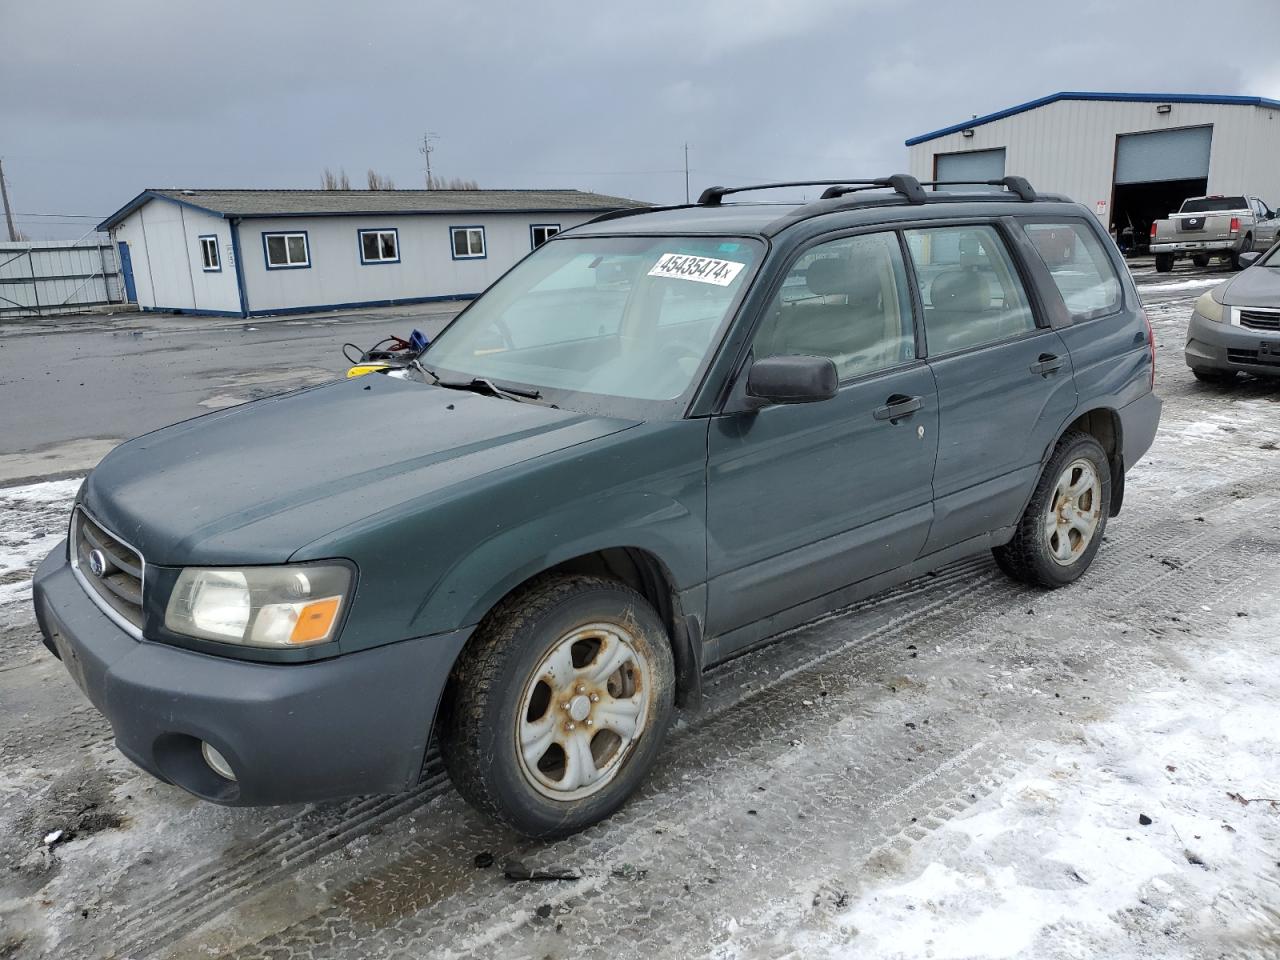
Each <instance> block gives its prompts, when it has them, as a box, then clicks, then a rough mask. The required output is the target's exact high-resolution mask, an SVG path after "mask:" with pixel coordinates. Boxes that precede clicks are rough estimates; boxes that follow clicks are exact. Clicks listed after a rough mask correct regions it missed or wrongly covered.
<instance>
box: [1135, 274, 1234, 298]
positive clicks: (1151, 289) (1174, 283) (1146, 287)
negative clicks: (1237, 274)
mask: <svg viewBox="0 0 1280 960" xmlns="http://www.w3.org/2000/svg"><path fill="white" fill-rule="evenodd" d="M1230 279H1231V277H1230V276H1219V277H1193V278H1190V279H1187V280H1170V281H1168V282H1166V283H1159V282H1157V283H1144V284H1143V285H1142V293H1143V295H1144V296H1159V295H1160V294H1163V293H1180V292H1182V291H1185V290H1207V289H1209V288H1210V287H1220V286H1222V284H1224V283H1226V282H1227V281H1228V280H1230Z"/></svg>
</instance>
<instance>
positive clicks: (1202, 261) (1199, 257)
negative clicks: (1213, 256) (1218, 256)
mask: <svg viewBox="0 0 1280 960" xmlns="http://www.w3.org/2000/svg"><path fill="white" fill-rule="evenodd" d="M1191 262H1192V263H1194V264H1195V265H1196V266H1197V267H1207V266H1208V265H1209V255H1208V254H1207V253H1197V254H1193V255H1192V257H1191Z"/></svg>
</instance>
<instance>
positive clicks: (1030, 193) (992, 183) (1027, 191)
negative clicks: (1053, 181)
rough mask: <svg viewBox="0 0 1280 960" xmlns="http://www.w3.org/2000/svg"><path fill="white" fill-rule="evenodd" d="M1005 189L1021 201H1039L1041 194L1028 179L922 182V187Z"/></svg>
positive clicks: (1006, 178) (1002, 178)
mask: <svg viewBox="0 0 1280 960" xmlns="http://www.w3.org/2000/svg"><path fill="white" fill-rule="evenodd" d="M979 185H981V186H986V187H1004V188H1005V189H1006V190H1008V191H1009V192H1010V193H1014V194H1017V196H1018V199H1019V200H1026V201H1031V200H1037V199H1039V194H1037V193H1036V190H1035V187H1033V186H1031V184H1030V183H1028V182H1027V178H1026V177H1001V178H1000V179H999V180H922V181H920V186H922V187H974V186H979Z"/></svg>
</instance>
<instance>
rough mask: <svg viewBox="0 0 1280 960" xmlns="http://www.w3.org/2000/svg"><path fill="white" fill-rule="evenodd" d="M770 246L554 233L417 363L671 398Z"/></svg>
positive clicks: (685, 386) (469, 374)
mask: <svg viewBox="0 0 1280 960" xmlns="http://www.w3.org/2000/svg"><path fill="white" fill-rule="evenodd" d="M763 252H764V245H763V244H762V243H760V242H759V241H757V240H749V239H744V238H727V237H582V238H573V237H564V238H557V239H555V240H551V241H549V242H547V243H545V244H543V245H542V246H541V247H539V248H538V249H537V250H536V251H535V252H534V253H532V254H531V255H530V256H528V257H526V258H525V259H524V260H523V261H521V262H520V263H519V264H518V265H517V266H516V267H515V268H514V269H513V270H511V272H510V273H508V274H507V275H506V276H504V277H503V278H502V279H501V280H499V281H498V282H497V283H496V284H494V285H493V286H492V287H491V288H489V290H487V291H486V292H485V294H484V295H483V296H482V297H481V298H480V299H478V300H476V301H475V302H474V303H473V304H472V305H471V306H470V307H469V308H467V310H465V311H464V312H463V313H462V314H460V315H459V316H458V318H457V319H456V320H455V321H454V322H453V323H452V324H450V325H449V327H447V328H446V329H445V331H444V332H443V333H442V334H441V335H440V336H439V338H438V339H437V340H436V341H435V342H434V343H432V344H431V346H430V347H429V348H428V349H427V352H426V353H425V354H423V356H422V363H423V364H424V365H425V366H427V367H428V368H431V369H432V370H434V371H435V372H436V373H438V374H439V375H440V376H441V377H447V378H449V379H453V378H457V379H463V380H466V379H474V378H484V379H488V380H491V381H493V382H495V383H497V384H498V385H504V384H505V385H518V386H520V387H523V388H526V389H531V390H537V391H539V393H541V394H542V395H543V396H545V397H547V399H550V400H553V401H554V400H557V397H556V394H558V393H559V395H560V396H559V399H560V400H563V399H564V398H565V397H564V395H565V394H577V393H581V394H593V395H599V396H603V397H612V398H625V399H629V400H639V401H672V400H675V399H677V398H680V397H683V396H684V394H685V393H686V392H687V391H688V390H689V389H690V388H691V387H692V386H693V385H694V384H695V382H696V380H695V378H696V377H697V376H698V375H699V373H700V371H701V370H702V369H703V367H704V365H705V363H706V361H707V359H708V355H709V353H710V352H711V349H712V347H713V346H714V345H715V344H716V343H717V342H718V341H719V334H720V332H721V330H722V328H723V326H724V323H725V321H726V318H727V317H728V316H729V315H730V313H731V311H732V308H733V307H734V306H735V305H736V303H737V301H738V299H739V296H740V295H741V293H742V291H743V290H745V288H746V285H747V283H748V282H749V281H750V277H751V275H752V274H753V273H754V271H755V268H756V266H757V263H758V261H759V259H760V257H761V256H762V254H763Z"/></svg>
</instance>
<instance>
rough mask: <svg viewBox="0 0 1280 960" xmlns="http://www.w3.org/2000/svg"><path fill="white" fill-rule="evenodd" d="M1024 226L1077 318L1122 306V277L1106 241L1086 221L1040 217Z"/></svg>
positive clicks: (1064, 300)
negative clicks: (1105, 244) (1112, 261)
mask: <svg viewBox="0 0 1280 960" xmlns="http://www.w3.org/2000/svg"><path fill="white" fill-rule="evenodd" d="M1022 229H1023V230H1025V231H1026V233H1027V237H1028V238H1029V239H1030V240H1031V244H1032V246H1034V247H1035V248H1036V251H1037V252H1038V253H1039V254H1040V259H1042V260H1043V261H1044V265H1045V266H1046V267H1048V268H1049V273H1050V275H1051V276H1052V277H1053V282H1054V284H1055V285H1056V286H1057V288H1058V292H1059V293H1060V294H1062V300H1063V302H1064V303H1065V304H1066V305H1067V310H1069V311H1070V312H1071V316H1072V317H1073V318H1074V319H1076V320H1089V319H1092V318H1093V317H1101V316H1105V315H1106V314H1108V313H1113V312H1115V311H1116V310H1118V309H1119V308H1120V277H1119V276H1117V274H1116V269H1115V267H1114V266H1113V265H1112V263H1111V258H1110V257H1108V256H1107V252H1106V250H1104V249H1103V247H1102V241H1100V240H1099V239H1098V236H1097V234H1095V233H1094V232H1093V231H1092V230H1090V229H1089V228H1088V227H1087V226H1085V224H1083V223H1080V222H1079V221H1071V220H1036V221H1024V222H1023V224H1022Z"/></svg>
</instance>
